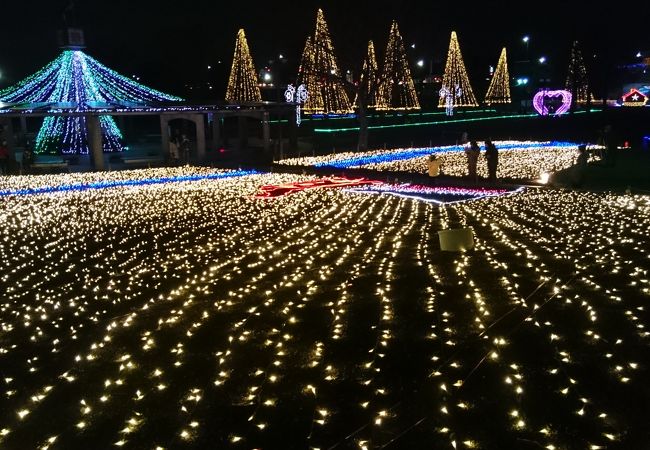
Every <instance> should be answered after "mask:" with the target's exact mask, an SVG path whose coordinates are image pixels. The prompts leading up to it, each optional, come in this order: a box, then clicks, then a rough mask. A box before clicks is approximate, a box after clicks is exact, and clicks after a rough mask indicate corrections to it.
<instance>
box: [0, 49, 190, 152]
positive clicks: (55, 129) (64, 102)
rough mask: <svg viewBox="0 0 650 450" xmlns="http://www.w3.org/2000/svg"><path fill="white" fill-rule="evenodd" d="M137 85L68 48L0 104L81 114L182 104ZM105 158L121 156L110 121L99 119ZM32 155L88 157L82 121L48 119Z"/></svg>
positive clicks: (10, 91)
mask: <svg viewBox="0 0 650 450" xmlns="http://www.w3.org/2000/svg"><path fill="white" fill-rule="evenodd" d="M181 100H182V99H181V98H180V97H176V96H173V95H168V94H165V93H163V92H160V91H157V90H155V89H151V88H149V87H147V86H144V85H142V84H140V83H137V82H135V81H133V80H131V79H129V78H127V77H125V76H123V75H120V74H119V73H117V72H115V71H113V70H111V69H109V68H108V67H106V66H104V65H102V64H101V63H99V62H98V61H97V60H95V59H94V58H92V57H90V56H88V55H87V54H86V53H84V52H83V51H81V50H80V49H71V48H68V49H66V50H64V51H63V52H62V53H61V54H60V55H59V57H58V58H56V59H55V60H54V61H52V62H51V63H50V64H48V65H47V66H45V67H44V68H43V69H41V70H40V71H38V72H37V73H35V74H33V75H32V76H30V77H28V78H26V79H24V80H23V81H21V82H19V83H18V84H16V85H14V86H11V87H9V88H7V89H4V90H2V91H0V101H1V102H5V103H18V104H25V103H27V104H33V105H34V107H35V108H36V107H39V106H44V105H49V107H50V109H52V108H56V107H57V105H60V107H62V108H70V107H72V108H74V110H75V111H79V112H83V111H88V110H92V109H93V108H97V107H98V105H106V104H114V103H125V102H129V103H160V102H169V101H181ZM99 121H100V125H101V130H102V135H103V136H102V137H103V139H102V141H103V150H104V152H119V151H122V150H124V144H123V137H122V132H121V131H120V129H119V128H118V126H117V124H116V123H115V121H114V120H113V118H112V117H110V116H100V117H99ZM35 151H36V152H37V153H64V154H87V153H88V151H89V144H88V131H87V124H86V118H85V117H83V116H78V117H77V116H49V117H46V118H45V119H44V121H43V126H42V127H41V129H40V131H39V133H38V136H37V137H36V142H35Z"/></svg>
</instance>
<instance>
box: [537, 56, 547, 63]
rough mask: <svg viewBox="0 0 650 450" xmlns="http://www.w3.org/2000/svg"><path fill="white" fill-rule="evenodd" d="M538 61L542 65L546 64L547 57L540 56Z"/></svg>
mask: <svg viewBox="0 0 650 450" xmlns="http://www.w3.org/2000/svg"><path fill="white" fill-rule="evenodd" d="M538 61H539V63H540V64H544V63H545V62H546V56H540V57H539V59H538Z"/></svg>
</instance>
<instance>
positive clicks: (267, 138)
mask: <svg viewBox="0 0 650 450" xmlns="http://www.w3.org/2000/svg"><path fill="white" fill-rule="evenodd" d="M262 133H263V137H262V139H263V140H264V153H268V151H269V150H270V149H271V124H270V123H269V112H268V111H264V114H263V116H262Z"/></svg>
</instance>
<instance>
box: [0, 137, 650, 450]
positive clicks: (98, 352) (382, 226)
mask: <svg viewBox="0 0 650 450" xmlns="http://www.w3.org/2000/svg"><path fill="white" fill-rule="evenodd" d="M497 145H498V144H497ZM516 152H517V151H516V150H514V151H513V153H516ZM505 161H507V158H506V157H505V153H504V162H505ZM504 170H506V169H504ZM508 170H509V169H508ZM459 226H469V227H472V228H473V230H474V237H475V243H476V246H475V249H474V250H470V251H467V252H464V253H454V252H442V251H441V250H440V245H439V241H438V234H437V232H438V231H439V230H443V229H447V228H450V227H459ZM649 229H650V197H644V196H633V195H613V194H608V193H600V194H596V193H588V192H571V191H563V190H552V189H546V188H540V189H538V188H528V189H526V190H518V191H497V190H494V191H485V190H468V189H460V188H449V189H445V188H440V187H435V188H427V187H423V186H412V185H388V184H383V183H376V182H368V181H366V180H346V179H328V180H324V179H313V178H310V177H308V176H296V175H282V174H259V173H254V172H241V171H240V172H223V171H222V172H219V171H215V170H207V169H194V168H182V169H173V170H172V169H150V170H143V171H131V172H122V173H117V174H110V175H108V176H107V175H105V174H104V175H101V176H99V175H96V174H95V175H90V174H88V175H74V174H73V175H52V176H34V177H26V178H9V177H6V178H2V179H0V260H1V261H2V265H0V292H1V296H0V448H1V449H11V450H13V449H17V450H23V449H37V448H38V449H47V448H50V449H66V450H70V449H110V448H129V449H183V448H195V449H206V448H219V449H222V448H234V449H239V448H240V449H253V448H263V449H351V448H357V449H376V448H387V449H421V448H427V449H472V448H476V449H524V450H527V449H548V450H553V449H556V450H560V449H566V450H573V449H585V450H595V449H619V448H624V449H642V448H648V442H650V429H649V428H648V423H650V409H648V407H647V400H648V398H650V391H649V387H648V379H649V376H650V371H649V367H648V364H649V363H648V361H650V330H649V329H648V326H649V325H650V324H649V323H648V319H649V317H648V301H649V300H650V274H649V273H648V270H649V269H650V258H649V256H650V253H649V250H650V237H649V233H648V230H649Z"/></svg>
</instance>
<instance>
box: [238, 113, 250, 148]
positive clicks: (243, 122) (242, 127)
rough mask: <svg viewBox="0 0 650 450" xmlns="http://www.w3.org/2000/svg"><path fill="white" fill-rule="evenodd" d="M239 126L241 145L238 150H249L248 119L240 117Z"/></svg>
mask: <svg viewBox="0 0 650 450" xmlns="http://www.w3.org/2000/svg"><path fill="white" fill-rule="evenodd" d="M237 124H238V130H239V144H238V150H240V151H241V150H243V149H245V148H248V117H246V116H239V117H237Z"/></svg>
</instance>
